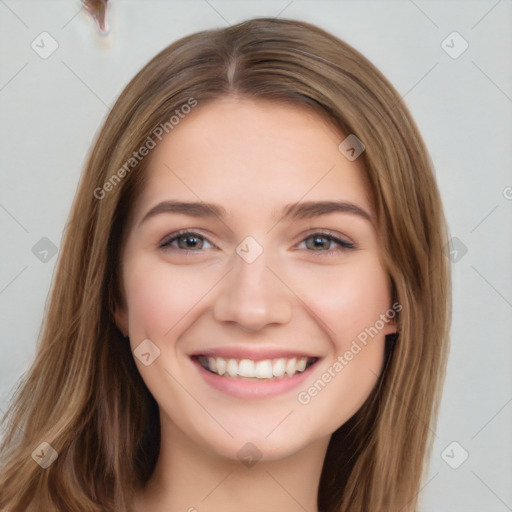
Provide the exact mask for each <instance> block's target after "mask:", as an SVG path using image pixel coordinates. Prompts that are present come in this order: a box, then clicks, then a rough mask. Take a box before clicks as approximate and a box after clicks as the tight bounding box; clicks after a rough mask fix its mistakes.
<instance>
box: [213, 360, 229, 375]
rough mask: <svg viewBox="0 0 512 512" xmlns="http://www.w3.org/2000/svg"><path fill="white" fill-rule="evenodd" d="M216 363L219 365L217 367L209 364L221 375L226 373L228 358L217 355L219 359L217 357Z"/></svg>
mask: <svg viewBox="0 0 512 512" xmlns="http://www.w3.org/2000/svg"><path fill="white" fill-rule="evenodd" d="M215 364H216V366H217V368H216V369H215V368H213V367H212V366H211V365H210V366H209V368H210V369H211V370H212V372H216V373H218V374H219V375H224V374H225V373H226V366H227V363H226V360H225V359H223V358H222V357H217V359H215Z"/></svg>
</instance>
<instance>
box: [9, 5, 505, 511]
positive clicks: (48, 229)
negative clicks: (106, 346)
mask: <svg viewBox="0 0 512 512" xmlns="http://www.w3.org/2000/svg"><path fill="white" fill-rule="evenodd" d="M252 16H280V17H284V18H296V19H301V20H304V21H309V22H312V23H315V24H317V25H319V26H320V27H322V28H324V29H326V30H328V31H331V32H332V33H334V34H335V35H337V36H339V37H341V38H342V39H345V40H346V41H347V42H348V43H350V44H352V45H353V46H354V47H355V48H357V49H358V50H360V51H361V52H362V53H363V54H365V55H366V56H367V57H368V58H369V59H370V60H371V61H372V62H373V63H374V64H376V65H377V67H378V68H380V69H381V70H382V71H383V73H384V74H385V75H386V76H387V77H388V78H389V79H390V80H391V82H392V83H393V84H394V85H395V87H396V88H397V89H398V91H399V92H400V93H401V95H402V96H403V97H404V102H405V104H406V105H407V106H408V107H409V108H410V109H411V111H412V114H413V116H414V118H415V119H416V121H417V123H418V126H419V128H420V131H421V132H422V135H423V137H424V139H425V141H426V143H427V146H428V147H429V150H430V153H431V157H432V160H433V162H434V164H435V168H436V173H437V179H438V183H439V187H440V189H441V193H442V196H443V200H444V205H445V208H446V214H447V217H448V222H449V226H450V231H451V235H452V236H454V237H457V238H458V239H459V241H460V242H455V243H454V246H453V247H454V248H455V249H456V250H457V251H458V252H457V256H456V262H455V263H454V265H453V285H454V315H453V327H452V350H451V354H450V361H449V366H448V376H447V381H446V386H445V392H444V396H443V402H442V409H441V414H440V419H439V422H438V425H437V426H436V427H435V434H436V436H435V445H434V451H433V456H432V462H431V467H430V474H429V477H428V479H427V481H426V482H425V485H424V487H423V490H422V491H421V502H422V504H423V505H422V511H423V512H445V511H446V512H453V511H465V512H470V511H478V512H481V511H484V510H485V511H486V512H505V511H507V510H512V486H511V485H510V482H512V468H511V454H512V436H511V432H512V428H511V427H512V403H511V402H512V384H511V366H512V364H511V360H512V358H511V353H512V349H511V343H510V341H511V335H510V333H511V331H512V315H511V313H512V280H511V274H512V271H511V262H512V236H511V235H512V216H511V211H512V174H511V172H510V170H511V169H512V166H511V159H512V150H511V141H512V123H511V119H512V67H511V66H510V62H512V59H511V57H512V31H511V30H510V29H511V27H510V25H511V21H512V1H511V0H500V1H494V0H492V1H426V0H415V1H414V2H413V1H409V0H395V1H382V0H380V1H355V0H348V1H347V0H345V1H344V0H342V1H301V0H294V1H290V0H283V1H258V2H256V1H242V0H238V1H214V0H210V1H206V0H197V1H194V0H193V1H190V0H189V1H165V0H138V1H137V0H131V1H128V0H125V1H122V2H121V1H115V0H114V2H113V5H112V6H111V11H110V24H111V30H110V33H109V34H108V35H107V36H101V35H100V34H99V33H98V31H97V30H96V28H95V25H94V23H93V21H92V19H91V18H90V17H89V15H88V14H87V13H86V12H85V11H84V10H81V6H80V2H79V1H78V0H76V1H71V0H65V1H14V0H5V1H2V0H0V45H1V46H0V47H1V48H2V65H1V68H0V73H1V75H0V109H1V119H2V123H1V126H2V127H1V136H0V155H1V159H2V160H1V161H2V165H1V181H0V183H1V185H0V186H1V192H0V224H1V233H2V245H1V247H2V249H1V258H2V259H1V266H0V307H1V316H0V321H1V324H0V325H1V332H0V348H1V353H2V357H1V361H0V371H1V377H0V407H1V409H2V410H1V411H0V412H2V413H3V411H5V409H6V405H7V402H8V399H9V396H10V395H11V393H12V391H13V386H14V385H15V383H16V381H17V379H19V378H20V376H21V375H22V373H23V372H24V371H26V370H27V369H28V367H29V365H30V363H31V361H32V359H33V357H34V354H35V348H36V340H37V335H38V331H39V327H40V323H41V320H42V317H43V311H44V307H45V300H46V297H47V293H48V290H49V286H50V283H51V280H52V276H53V271H54V265H55V262H56V260H57V256H56V255H54V256H52V255H51V252H50V253H48V255H47V256H46V257H47V258H48V261H46V262H44V261H41V260H40V259H38V258H37V257H36V255H35V254H34V253H33V252H32V248H33V247H34V246H35V245H36V244H37V243H38V242H39V241H40V239H41V238H43V237H47V238H48V239H49V240H50V241H51V242H52V243H53V244H55V246H56V247H57V248H58V247H59V246H60V242H61V235H62V230H63V228H64V225H65V223H66V219H67V215H68V213H69V208H70V206H71V201H72V199H73V196H74V193H75V191H76V187H77V184H78V179H79V175H80V173H81V170H82V167H83V164H84V161H85V156H86V154H87V151H88V149H89V147H90V144H91V142H92V140H93V138H94V136H95V135H96V133H97V131H98V129H99V127H100V125H101V124H102V122H103V121H104V119H105V117H106V115H107V114H108V112H109V109H110V108H111V106H112V105H113V103H114V101H115V99H116V98H117V96H118V95H119V94H120V92H121V91H122V89H123V88H124V86H125V85H126V84H127V82H128V81H129V80H130V79H131V78H132V77H133V76H134V74H135V73H136V72H137V71H138V70H139V69H140V68H141V67H142V66H143V65H144V64H145V63H146V62H147V61H148V60H149V59H150V58H151V57H153V56H154V55H155V54H156V53H157V52H159V51H160V50H162V49H163V48H164V47H165V46H167V45H169V44H170V43H171V42H173V41H175V40H176V39H178V38H180V37H182V36H185V35H188V34H190V33H192V32H196V31H198V30H202V29H207V28H215V27H224V26H227V25H228V24H234V23H237V22H239V21H242V20H244V19H247V18H249V17H252ZM44 31H46V32H48V33H49V34H50V35H51V37H52V38H53V39H55V40H56V41H57V43H58V48H57V50H56V51H55V52H54V53H53V54H52V55H50V56H49V57H47V58H46V59H43V58H42V57H41V56H40V55H39V54H38V53H36V52H35V51H34V50H33V49H32V47H31V44H32V42H33V41H35V43H34V44H39V47H41V46H42V43H41V42H40V41H41V37H48V36H40V34H41V33H42V32H44ZM454 31H456V32H458V33H459V34H460V36H461V37H462V38H463V39H464V40H465V41H467V43H468V44H469V47H468V48H467V50H466V51H465V52H464V53H462V54H461V55H460V56H458V57H457V58H453V57H454V56H455V55H456V54H457V53H458V52H460V50H462V49H463V48H464V46H463V45H464V41H463V40H462V39H461V38H460V37H459V36H457V35H455V36H454V35H451V36H450V37H448V36H449V35H450V34H452V32H454ZM447 37H448V39H447ZM45 41H46V43H45V48H46V50H48V49H49V48H50V46H49V43H50V40H49V39H46V40H45ZM443 41H445V43H443V46H444V48H445V49H447V50H448V52H450V53H451V54H452V55H451V56H450V55H449V54H448V53H447V52H446V51H445V49H443V46H442V42H443ZM41 51H42V50H41ZM39 243H42V242H39ZM457 244H458V245H457ZM461 244H463V245H464V247H466V248H467V252H466V253H465V254H464V247H462V245H461ZM36 247H38V246H36ZM461 247H462V250H461ZM36 252H37V251H36ZM40 257H43V256H41V255H40ZM453 441H455V442H456V443H457V444H455V445H451V443H452V442H453ZM465 452H467V453H468V454H469V456H468V458H467V460H465V461H464V462H463V463H462V464H461V465H460V466H459V467H458V468H457V469H453V468H452V467H451V466H457V465H458V464H460V462H461V461H462V460H463V457H464V456H465ZM450 465H451V466H450Z"/></svg>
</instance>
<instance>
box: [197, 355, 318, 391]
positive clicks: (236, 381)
mask: <svg viewBox="0 0 512 512" xmlns="http://www.w3.org/2000/svg"><path fill="white" fill-rule="evenodd" d="M318 361H319V360H318V359H317V360H316V362H315V363H313V364H312V365H311V366H309V367H308V368H307V369H306V370H304V371H303V372H300V373H296V374H295V375H294V376H293V377H280V378H274V379H265V380H263V379H262V380H258V381H257V380H248V379H244V378H243V377H223V376H221V375H217V374H216V373H212V372H210V371H209V370H207V369H206V368H204V367H203V366H202V365H201V363H199V361H198V360H197V359H195V358H194V359H192V362H193V363H194V364H195V365H196V367H197V368H198V370H199V373H200V375H201V376H202V377H203V379H204V380H205V381H206V382H207V383H208V384H209V385H210V386H211V387H212V388H215V389H217V390H218V391H222V392H223V393H226V394H228V395H231V396H235V397H237V398H266V397H270V396H276V395H280V394H282V393H286V392H287V391H290V390H292V389H294V388H296V387H298V386H299V385H300V384H302V383H303V382H304V381H305V380H306V379H307V378H308V377H309V374H310V373H311V369H312V368H313V367H314V366H316V364H317V363H318Z"/></svg>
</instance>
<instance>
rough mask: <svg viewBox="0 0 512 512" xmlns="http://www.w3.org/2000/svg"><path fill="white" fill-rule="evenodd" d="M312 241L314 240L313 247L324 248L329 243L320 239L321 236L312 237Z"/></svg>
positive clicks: (323, 238)
mask: <svg viewBox="0 0 512 512" xmlns="http://www.w3.org/2000/svg"><path fill="white" fill-rule="evenodd" d="M313 240H314V244H315V247H320V248H322V247H323V248H326V244H327V245H329V241H328V240H327V238H325V237H322V236H317V237H314V238H313ZM322 240H323V242H322ZM319 241H320V242H319Z"/></svg>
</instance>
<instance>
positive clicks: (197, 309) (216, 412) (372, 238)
mask: <svg viewBox="0 0 512 512" xmlns="http://www.w3.org/2000/svg"><path fill="white" fill-rule="evenodd" d="M344 138H345V136H341V135H340V134H339V133H338V132H337V131H336V130H334V129H333V128H332V127H331V126H330V125H328V124H327V123H326V122H325V121H324V120H323V119H322V118H320V117H318V116H317V115H316V114H314V113H312V112H311V111H308V110H306V109H305V108H302V107H297V106H290V105H284V104H279V103H274V102H267V101H262V100H256V101H252V100H247V99H242V100H240V99H238V100H236V99H233V98H223V99H220V100H216V101H214V102H213V103H209V104H206V105H201V104H200V103H199V105H198V106H197V107H196V109H194V111H192V112H191V113H190V114H189V115H188V116H187V117H185V118H184V119H183V120H181V122H180V124H179V125H178V126H175V127H174V129H173V131H172V132H170V133H169V135H168V136H167V137H166V138H164V139H163V141H162V142H161V143H160V144H159V145H158V146H157V147H156V148H155V149H154V150H153V152H152V153H151V155H150V157H151V164H150V168H149V170H148V172H149V176H148V184H147V187H146V188H145V189H144V191H143V193H142V194H141V196H140V197H139V200H138V202H137V203H136V205H135V209H134V212H133V220H132V222H131V224H130V226H129V232H128V238H127V241H126V246H125V250H124V253H123V271H122V275H123V288H124V294H125V298H126V308H125V309H118V310H117V312H116V321H117V323H118V325H119V326H120V328H121V329H122V330H123V331H124V332H125V333H128V334H129V337H130V344H131V349H132V350H133V351H134V359H135V363H136V365H137V368H138V370H139V372H140V374H141V376H142V378H143V379H144V381H145V383H146V385H147V387H148V389H149V390H150V392H151V394H152V395H153V396H154V398H155V400H156V401H157V402H158V405H159V408H160V415H161V420H162V425H163V431H162V433H164V432H165V433H166V434H169V438H171V437H172V433H173V432H174V433H175V434H176V438H182V439H183V438H186V439H188V440H190V441H191V442H193V443H194V445H195V446H199V447H202V448H204V449H206V450H207V452H208V453H216V454H218V455H223V456H226V457H229V458H233V459H235V458H237V457H238V458H240V457H241V456H242V455H249V456H252V457H253V458H254V457H263V458H264V459H265V458H266V459H269V460H270V459H276V458H280V457H285V456H288V455H290V454H292V453H295V452H297V451H298V450H300V449H301V448H305V447H306V446H307V445H310V444H311V443H313V442H315V441H317V442H323V441H327V440H328V439H329V436H330V435H331V434H332V433H333V432H334V431H335V430H336V429H337V428H339V427H340V426H341V425H342V424H343V423H345V422H346V421H347V420H348V419H349V418H350V417H351V416H352V415H353V414H354V413H355V412H356V411H357V410H358V409H359V408H360V407H361V405H362V404H363V402H364V401H365V399H366V398H367V397H368V395H369V393H370V391H371V390H372V388H373V387H374V385H375V384H376V381H377V378H378V375H379V373H380V372H381V370H382V366H383V362H384V337H385V335H386V334H389V333H391V332H395V330H396V329H395V326H394V321H393V320H390V319H391V318H393V317H394V313H395V311H394V310H392V309H391V306H392V305H391V296H390V286H389V280H388V276H387V274H386V272H385V271H384V270H383V267H382V265H381V261H380V259H379V245H378V239H377V233H376V231H375V228H374V224H373V222H374V220H373V216H374V213H373V210H372V205H371V199H370V195H369V189H368V186H367V184H366V181H365V175H364V169H363V165H362V162H361V159H356V160H354V161H351V160H349V159H348V158H347V157H346V156H345V155H344V154H343V153H342V152H340V150H339V149H338V146H339V144H340V143H341V142H342V140H343V139H344ZM348 154H350V152H349V153H348ZM134 172H136V171H134ZM320 202H329V203H331V202H337V203H339V204H338V206H339V208H337V209H333V208H331V206H332V204H331V206H328V207H327V208H326V207H325V205H324V206H322V205H321V204H319V205H317V206H314V203H320ZM185 203H187V204H188V203H194V205H189V206H187V205H186V204H185ZM207 205H208V207H207ZM209 205H211V207H210V206H209ZM290 205H295V206H293V207H291V206H290ZM179 231H182V232H184V233H185V234H183V233H182V234H181V235H178V232H179ZM329 237H333V238H332V239H330V238H329ZM335 239H338V240H339V241H336V240H335ZM311 363H313V364H311ZM305 365H307V366H306V368H305ZM204 366H208V367H209V369H206V368H205V367H204ZM224 372H225V373H224ZM219 373H220V374H222V373H223V375H219ZM283 374H284V375H283ZM249 375H253V376H252V377H248V376H249ZM171 442H172V441H171ZM246 443H252V445H254V446H251V445H246ZM241 449H242V451H240V450H241ZM251 452H253V453H251Z"/></svg>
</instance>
